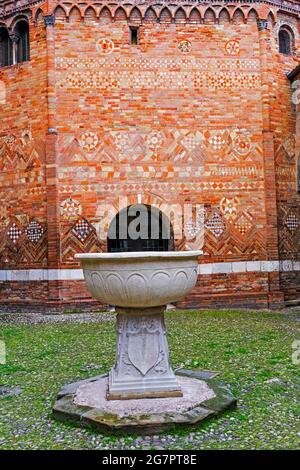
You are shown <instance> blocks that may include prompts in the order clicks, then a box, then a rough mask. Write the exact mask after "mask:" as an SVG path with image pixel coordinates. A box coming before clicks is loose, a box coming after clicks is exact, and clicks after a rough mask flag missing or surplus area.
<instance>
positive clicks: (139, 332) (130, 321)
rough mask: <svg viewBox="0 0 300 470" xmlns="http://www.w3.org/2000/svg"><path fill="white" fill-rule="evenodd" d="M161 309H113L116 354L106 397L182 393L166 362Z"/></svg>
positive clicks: (118, 398)
mask: <svg viewBox="0 0 300 470" xmlns="http://www.w3.org/2000/svg"><path fill="white" fill-rule="evenodd" d="M164 311H165V306H162V307H152V308H145V309H142V308H117V309H116V312H117V325H116V331H117V354H116V363H115V365H114V367H113V368H112V369H111V371H110V373H109V385H108V392H107V399H108V400H122V399H123V400H126V399H133V398H158V397H181V396H182V391H181V387H180V384H179V381H178V379H177V377H175V374H174V372H173V370H172V368H171V366H170V362H169V348H168V342H167V337H166V328H165V324H164Z"/></svg>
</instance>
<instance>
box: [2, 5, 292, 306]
mask: <svg viewBox="0 0 300 470" xmlns="http://www.w3.org/2000/svg"><path fill="white" fill-rule="evenodd" d="M2 3H3V2H2ZM4 3H5V4H6V9H7V10H6V13H5V15H4V16H3V22H5V23H6V24H7V26H8V27H9V28H10V27H12V26H13V21H14V18H16V16H17V13H14V12H13V10H9V8H12V7H11V5H10V3H11V2H4ZM25 3H26V2H25ZM27 3H30V2H27ZM120 3H122V2H120ZM138 3H141V2H138ZM175 3H176V2H175ZM175 3H174V5H175ZM190 3H191V5H190V6H188V4H189V2H185V3H184V4H183V2H181V1H180V0H179V1H178V2H177V4H178V5H177V6H176V7H175V6H171V7H169V8H166V7H165V8H163V6H161V7H158V5H157V4H155V2H153V5H151V2H149V1H148V2H145V4H141V5H136V6H135V5H134V3H132V4H130V2H128V3H126V2H124V5H123V6H122V5H119V6H118V7H117V6H113V5H111V4H109V3H105V2H89V3H87V2H86V3H85V2H80V5H76V4H75V3H74V5H73V6H72V5H71V4H70V3H68V4H67V3H66V4H64V2H47V5H46V3H43V2H40V3H37V2H35V3H34V5H32V7H31V14H30V15H29V16H30V18H29V22H30V41H31V60H30V61H29V62H26V63H23V64H19V65H14V66H11V67H6V68H2V69H0V81H2V82H4V83H5V85H6V90H7V92H6V104H2V105H0V117H1V127H0V199H1V208H0V210H1V214H0V224H1V225H0V230H1V238H0V271H1V269H2V270H9V269H14V270H16V269H23V270H24V269H32V268H39V269H41V268H49V269H54V268H55V269H72V268H75V269H78V267H79V266H78V263H77V262H76V261H75V260H74V254H75V253H77V252H87V251H105V250H106V240H105V237H104V238H103V239H100V238H99V233H100V232H99V231H100V230H101V232H104V233H105V230H107V229H108V227H109V223H110V221H111V218H112V215H108V216H107V215H106V216H105V214H104V212H103V207H104V206H105V205H106V208H107V207H110V208H112V212H111V214H112V213H113V211H115V212H116V211H118V205H119V202H120V200H121V201H123V200H124V198H127V203H128V204H132V203H138V202H143V203H146V204H155V205H157V206H158V207H160V208H161V209H162V210H163V211H164V212H165V213H167V215H169V214H168V207H169V206H170V205H174V204H177V209H176V210H177V212H178V211H180V209H179V208H180V207H181V208H183V207H184V206H185V205H188V204H190V205H191V204H192V205H194V206H195V205H196V204H199V205H203V208H204V224H205V234H204V245H203V251H204V255H203V257H201V259H200V262H201V263H207V264H211V263H220V262H221V263H231V262H233V263H235V262H243V261H251V260H252V261H270V262H271V261H279V260H289V261H290V262H291V263H292V265H291V266H290V267H288V269H286V270H285V272H280V270H276V269H275V270H274V272H260V271H259V272H256V273H247V272H238V273H234V272H228V273H226V272H225V273H220V274H213V275H212V274H206V275H203V276H202V275H201V276H200V277H199V281H198V283H197V286H196V288H195V290H194V291H193V293H192V294H191V296H190V297H189V298H188V299H187V300H186V301H185V302H183V303H181V304H180V306H191V307H199V306H226V305H227V306H238V307H241V306H246V307H255V306H257V307H267V306H271V307H273V306H274V307H275V306H281V305H282V301H283V300H284V299H285V300H289V299H297V298H300V288H299V284H300V283H299V270H296V269H294V266H296V265H297V261H299V251H300V250H299V245H300V241H299V232H300V231H299V223H300V222H299V220H300V212H299V211H300V209H299V193H298V192H297V188H296V179H297V178H296V172H297V158H298V155H299V149H298V150H297V146H298V143H297V142H298V141H297V136H296V133H295V119H296V116H295V109H294V108H295V107H294V105H292V100H291V93H292V92H291V83H290V81H289V80H288V78H287V76H286V74H287V73H288V72H290V71H291V70H293V69H294V68H295V67H296V65H297V64H298V62H299V58H298V55H297V50H298V44H299V39H298V29H299V23H298V20H299V12H298V11H297V10H298V8H299V5H298V4H297V2H290V3H289V4H287V6H286V9H285V10H284V9H279V8H278V7H276V5H275V3H274V5H272V2H268V4H261V3H259V4H253V5H251V7H245V6H242V5H241V4H239V2H237V1H236V2H232V4H229V5H228V2H226V8H225V6H223V7H221V6H219V7H214V6H213V5H210V4H213V2H207V4H199V5H197V6H196V7H195V6H194V4H192V2H190ZM209 3H210V4H209ZM221 3H222V2H218V4H219V5H221ZM0 4H1V2H0ZM129 5H130V6H129ZM172 5H173V2H172ZM26 11H27V10H26ZM18 14H19V13H18ZM54 17H55V24H54V21H53V20H52V18H54ZM44 18H45V19H44ZM0 21H1V18H0ZM282 25H287V26H288V27H289V28H290V30H291V31H292V33H293V35H294V38H295V53H294V55H292V56H284V55H282V54H279V52H278V30H279V28H280V27H281V26H282ZM130 26H131V27H138V28H139V29H138V45H132V44H130ZM175 218H176V215H175ZM185 225H186V226H189V227H190V232H189V230H188V231H187V232H186V233H183V231H181V232H180V233H176V237H175V247H176V249H179V250H185V249H198V248H202V237H201V234H200V231H198V232H197V221H196V222H195V221H192V220H189V219H187V218H186V217H185V219H184V221H183V226H185ZM193 231H194V232H193ZM191 233H193V234H194V236H193V235H191ZM188 235H189V236H188ZM293 263H294V264H293ZM297 266H298V265H297ZM35 286H38V289H37V290H35V289H36V287H35ZM38 293H39V294H38ZM39 295H40V296H41V298H42V299H43V300H44V299H46V300H48V301H49V302H50V303H51V302H52V303H53V302H54V303H55V302H56V303H61V302H68V303H70V302H76V303H77V304H78V302H80V301H81V300H82V301H84V302H87V301H88V294H87V292H86V291H85V289H84V285H83V282H82V281H73V282H70V281H65V282H63V281H61V282H55V281H49V282H47V281H45V282H44V281H43V282H42V283H41V284H39V282H30V283H29V282H26V281H24V282H23V283H22V282H21V283H19V282H16V281H14V282H8V281H7V280H6V281H4V280H3V281H2V282H1V278H0V298H2V299H3V302H4V301H5V303H7V302H10V301H14V302H15V301H16V299H18V297H19V300H20V302H22V300H24V301H25V300H26V301H28V302H29V303H30V301H32V302H36V301H37V297H39Z"/></svg>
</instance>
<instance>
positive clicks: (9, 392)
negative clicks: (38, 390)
mask: <svg viewBox="0 0 300 470" xmlns="http://www.w3.org/2000/svg"><path fill="white" fill-rule="evenodd" d="M20 393H22V390H21V388H19V387H6V386H5V385H0V398H8V397H13V396H15V395H19V394H20Z"/></svg>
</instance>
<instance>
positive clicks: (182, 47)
mask: <svg viewBox="0 0 300 470" xmlns="http://www.w3.org/2000/svg"><path fill="white" fill-rule="evenodd" d="M178 50H179V52H181V54H189V53H190V52H191V50H192V44H191V43H190V41H188V40H187V39H183V40H182V41H180V43H179V44H178Z"/></svg>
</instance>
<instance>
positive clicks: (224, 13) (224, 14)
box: [219, 8, 230, 24]
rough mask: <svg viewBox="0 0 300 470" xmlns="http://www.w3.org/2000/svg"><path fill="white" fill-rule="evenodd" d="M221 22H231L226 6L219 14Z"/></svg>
mask: <svg viewBox="0 0 300 470" xmlns="http://www.w3.org/2000/svg"><path fill="white" fill-rule="evenodd" d="M219 23H220V24H227V23H230V15H229V12H228V10H227V9H226V8H222V10H221V11H220V14H219Z"/></svg>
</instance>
